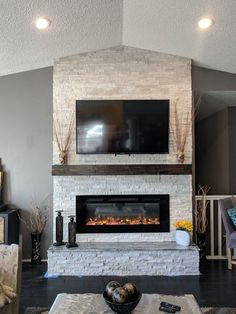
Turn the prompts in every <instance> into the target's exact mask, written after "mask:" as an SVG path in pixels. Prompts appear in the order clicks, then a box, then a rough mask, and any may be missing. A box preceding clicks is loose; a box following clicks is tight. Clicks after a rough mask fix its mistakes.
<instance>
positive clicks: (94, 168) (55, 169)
mask: <svg viewBox="0 0 236 314" xmlns="http://www.w3.org/2000/svg"><path fill="white" fill-rule="evenodd" d="M157 174H161V175H171V174H173V175H180V174H192V165H190V164H168V165H156V164H155V165H151V164H150V165H141V164H140V165H53V166H52V175H53V176H91V175H94V176H96V175H157Z"/></svg>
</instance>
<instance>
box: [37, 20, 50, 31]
mask: <svg viewBox="0 0 236 314" xmlns="http://www.w3.org/2000/svg"><path fill="white" fill-rule="evenodd" d="M50 24H51V21H50V20H49V19H46V18H45V17H40V18H38V19H37V20H36V21H35V26H36V27H37V29H39V30H46V29H48V27H49V26H50Z"/></svg>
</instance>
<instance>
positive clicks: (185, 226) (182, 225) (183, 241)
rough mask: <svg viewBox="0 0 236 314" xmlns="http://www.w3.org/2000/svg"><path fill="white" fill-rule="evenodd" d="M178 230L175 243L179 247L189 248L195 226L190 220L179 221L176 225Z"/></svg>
mask: <svg viewBox="0 0 236 314" xmlns="http://www.w3.org/2000/svg"><path fill="white" fill-rule="evenodd" d="M174 227H175V228H176V233H175V241H176V243H177V244H179V245H184V246H189V244H190V239H191V232H192V231H193V224H192V222H191V221H189V220H178V221H176V223H175V224H174Z"/></svg>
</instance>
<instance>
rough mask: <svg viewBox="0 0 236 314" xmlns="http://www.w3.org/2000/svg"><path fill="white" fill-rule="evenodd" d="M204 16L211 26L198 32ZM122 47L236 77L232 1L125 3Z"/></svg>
mask: <svg viewBox="0 0 236 314" xmlns="http://www.w3.org/2000/svg"><path fill="white" fill-rule="evenodd" d="M205 16H209V17H212V18H213V19H214V21H215V24H214V25H213V26H212V27H211V28H210V29H208V30H207V31H201V30H199V29H198V26H197V23H198V20H199V19H200V18H202V17H205ZM123 43H124V44H125V45H131V46H134V47H140V48H145V49H150V50H157V51H160V52H166V53H171V54H175V55H179V56H184V57H189V58H192V59H193V60H194V63H195V64H196V65H200V66H203V67H208V68H212V69H216V70H221V71H226V72H232V73H236V0H145V1H142V0H125V1H124V16H123Z"/></svg>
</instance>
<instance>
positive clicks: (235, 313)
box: [201, 307, 236, 314]
mask: <svg viewBox="0 0 236 314" xmlns="http://www.w3.org/2000/svg"><path fill="white" fill-rule="evenodd" d="M201 310H202V313H204V314H236V308H233V307H231V308H230V307H218V308H216V307H205V308H204V307H203V308H201Z"/></svg>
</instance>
